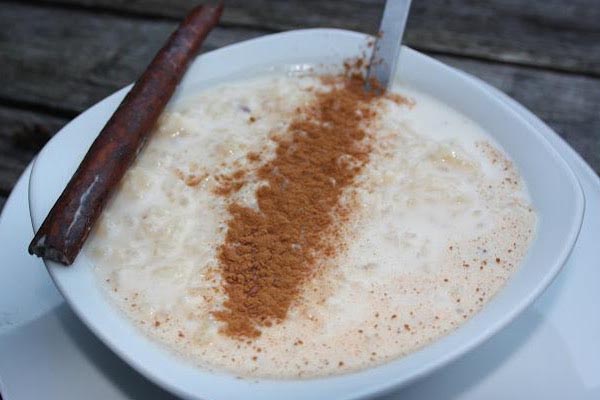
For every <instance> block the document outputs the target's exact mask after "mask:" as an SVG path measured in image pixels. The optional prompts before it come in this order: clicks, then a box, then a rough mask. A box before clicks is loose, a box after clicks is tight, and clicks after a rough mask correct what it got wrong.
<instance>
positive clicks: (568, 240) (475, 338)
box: [28, 28, 585, 399]
mask: <svg viewBox="0 0 600 400" xmlns="http://www.w3.org/2000/svg"><path fill="white" fill-rule="evenodd" d="M305 35H334V36H336V35H337V36H340V37H341V36H345V37H350V36H352V37H353V39H355V40H361V41H364V40H366V39H367V38H369V37H370V36H368V35H366V34H363V33H358V32H354V31H348V30H341V29H329V28H313V29H300V30H293V31H287V32H280V33H274V34H270V35H265V36H262V37H259V38H254V39H250V40H246V41H242V42H239V43H235V44H232V45H229V46H226V47H224V48H220V49H216V50H213V51H211V52H207V53H205V55H207V54H215V53H219V52H221V51H223V50H225V49H228V51H231V50H235V49H236V48H239V47H240V46H246V45H248V44H254V43H257V42H262V41H268V40H281V39H288V40H289V39H293V40H301V39H304V38H303V36H305ZM402 53H404V54H409V56H410V57H417V58H421V59H422V60H423V61H426V62H428V63H431V64H433V65H435V66H436V67H437V68H441V69H443V70H445V71H446V72H448V73H451V74H452V75H453V76H455V77H456V78H457V79H462V80H464V81H465V84H468V85H472V86H478V87H481V84H480V83H478V82H477V81H476V79H477V78H473V77H471V76H470V75H469V74H467V73H465V72H463V71H459V70H456V69H455V68H453V67H450V66H448V65H446V64H444V63H442V62H440V61H437V60H435V59H433V58H431V57H429V56H426V55H424V54H422V53H420V52H417V51H415V50H413V49H410V48H408V47H406V46H403V49H402ZM203 56H204V55H202V56H199V58H201V57H203ZM131 87H132V85H128V86H126V87H125V88H122V89H120V90H118V91H116V92H115V93H113V94H111V95H109V96H107V97H106V98H104V99H102V100H101V101H99V102H98V103H96V104H95V105H93V106H92V107H90V108H89V109H87V110H86V111H84V112H82V113H81V114H80V115H79V116H77V117H76V118H75V119H74V120H73V121H71V122H69V124H67V125H66V126H65V127H64V128H63V129H61V131H60V132H58V133H57V134H56V135H55V137H53V138H52V139H51V141H50V142H49V143H51V142H53V141H54V140H55V139H56V138H57V137H58V136H59V135H60V133H62V132H63V131H64V130H65V129H67V127H68V126H69V125H71V124H72V123H73V122H75V121H76V120H79V119H82V118H84V119H85V118H87V117H88V115H87V114H88V112H89V111H91V110H92V109H95V108H97V107H98V106H100V105H102V104H106V103H108V102H111V101H112V102H115V101H117V99H119V100H120V98H121V97H122V96H124V95H125V93H126V92H127V91H128V90H129V89H130V88H131ZM481 92H482V96H487V97H488V98H490V99H493V100H494V102H495V103H496V105H497V106H498V107H500V108H503V109H505V111H506V112H507V113H509V114H511V116H512V117H513V118H514V119H515V120H518V121H519V122H520V123H521V124H522V125H524V126H528V127H529V130H530V131H531V132H532V133H533V134H535V135H536V136H537V139H538V140H539V141H540V142H541V143H542V145H543V146H545V147H547V150H548V151H549V154H551V155H552V157H553V158H554V161H556V162H557V163H558V164H559V165H560V167H561V168H562V170H564V171H566V173H567V175H568V179H569V182H570V183H572V184H573V189H574V192H573V194H574V196H575V197H574V199H575V218H574V220H573V223H572V224H571V226H570V230H569V232H568V233H567V234H566V236H565V242H564V243H565V245H564V246H563V247H562V248H561V251H560V252H559V254H558V255H557V257H556V261H555V263H554V264H553V265H552V266H551V267H549V268H547V270H546V272H545V274H544V277H543V279H542V280H540V281H539V282H537V284H536V285H534V287H532V288H531V290H530V291H529V293H528V295H526V296H523V297H522V298H520V300H519V301H518V302H517V303H516V304H515V305H513V307H512V308H511V309H510V310H509V312H507V313H506V314H503V315H502V316H500V317H499V318H498V319H497V320H496V321H495V322H493V323H490V324H488V325H486V326H485V329H479V331H478V333H477V334H475V335H471V336H470V337H469V338H468V340H463V341H461V342H459V344H460V345H459V346H456V347H453V348H450V349H448V350H446V351H444V352H442V353H441V354H438V355H437V357H434V358H431V359H429V360H426V361H427V362H425V363H423V364H421V365H420V366H419V367H418V368H415V370H414V371H412V372H411V373H408V374H404V376H402V379H396V380H394V379H392V380H388V381H385V382H376V383H374V384H373V383H369V382H368V381H367V382H366V384H365V385H363V386H362V390H360V391H355V392H353V393H351V394H348V393H346V394H345V395H344V396H343V397H339V398H345V399H350V398H363V397H368V396H374V395H381V394H383V393H387V392H389V391H392V390H395V389H397V388H399V387H401V386H404V385H406V384H408V383H410V382H412V381H414V380H416V379H418V378H420V377H422V376H424V375H426V374H428V373H430V372H433V371H434V370H436V369H438V368H440V367H442V366H444V365H447V364H448V363H450V362H452V361H454V360H456V359H457V358H458V357H460V356H461V355H464V354H466V353H467V352H469V351H470V350H472V349H473V348H475V347H476V346H478V345H480V344H482V343H483V342H485V341H486V340H488V339H489V338H490V337H491V336H492V335H493V334H495V333H496V332H498V331H499V330H500V329H502V328H503V327H505V326H506V325H508V324H509V323H510V322H511V321H512V320H513V319H515V318H516V316H517V315H519V314H520V313H521V312H522V311H523V310H525V308H526V307H527V306H529V305H530V304H531V303H532V302H533V301H534V300H535V298H537V297H538V296H539V295H540V294H541V293H542V292H543V291H544V289H545V288H546V287H548V286H549V285H550V283H551V282H552V281H553V279H554V278H555V277H556V276H557V274H558V273H559V272H560V270H561V268H562V267H563V265H564V264H565V262H566V260H567V258H568V256H569V255H570V253H571V251H572V249H573V246H574V244H575V242H576V239H577V236H578V234H579V231H580V228H581V225H582V221H583V212H584V207H585V197H584V193H583V189H582V187H581V184H580V182H579V180H578V178H577V176H576V175H575V173H574V172H573V171H572V169H571V168H570V167H569V165H568V164H567V163H566V161H565V160H564V159H563V158H562V156H561V155H560V154H559V153H558V152H557V151H556V150H555V149H554V147H553V146H552V145H551V144H550V143H549V142H548V141H547V139H546V138H545V137H543V135H542V134H541V133H540V132H539V131H538V130H537V129H535V127H533V126H532V125H531V124H530V123H529V122H528V121H526V120H525V119H524V118H523V117H522V116H520V115H519V114H517V113H516V112H515V111H514V110H512V109H511V108H510V107H508V106H507V105H505V104H504V103H503V102H502V101H501V100H500V99H498V98H497V97H496V96H494V95H493V94H491V93H488V92H487V91H484V90H483V89H482V90H481ZM116 104H118V101H117V103H116ZM113 109H114V107H113ZM49 147H50V146H48V145H46V146H45V148H44V149H42V151H41V152H40V154H42V153H43V152H44V150H46V151H47V149H48V148H49ZM40 158H41V157H39V156H38V157H36V158H35V160H34V162H33V165H32V173H31V174H30V176H29V194H28V203H29V211H30V216H31V221H32V226H33V228H34V231H35V230H36V229H37V227H39V225H40V223H41V220H40V218H39V217H36V211H34V210H35V208H36V207H35V201H34V199H33V198H32V193H34V192H35V190H32V189H34V184H35V181H36V179H37V178H36V176H37V174H36V173H35V172H36V171H38V170H39V168H37V169H36V166H38V161H39V160H40ZM44 263H45V265H46V267H47V269H48V272H49V274H50V276H51V278H52V280H53V282H54V283H55V285H56V286H57V288H58V289H59V291H60V293H61V294H62V295H63V297H64V298H65V299H66V301H67V303H68V304H69V306H70V307H71V309H72V310H73V311H74V312H75V314H76V315H77V316H78V318H79V319H80V320H82V321H83V322H84V324H85V325H86V326H87V327H88V328H89V329H90V330H91V331H92V332H93V333H94V334H95V335H96V336H97V337H98V338H100V339H101V341H102V342H103V343H104V344H105V345H107V346H108V347H109V348H110V349H111V350H112V351H113V352H115V353H116V354H117V355H118V356H119V357H120V358H121V359H123V360H124V361H126V362H127V363H128V364H129V365H130V366H132V367H133V368H134V369H136V370H137V371H138V372H140V373H142V374H143V375H144V376H145V377H146V378H148V379H150V380H151V381H152V382H154V383H156V384H158V385H160V386H161V387H163V388H165V389H167V390H169V391H170V392H172V393H175V394H177V395H179V396H183V397H186V398H189V397H191V398H201V397H202V396H205V395H206V394H205V393H201V391H200V392H199V391H195V390H189V388H185V389H183V388H182V387H180V386H178V385H177V384H176V383H174V382H172V381H170V380H169V379H164V377H163V376H162V375H161V374H160V373H157V372H158V371H157V370H156V368H154V367H150V366H148V365H146V364H144V363H143V362H141V361H140V360H138V359H137V358H136V357H135V354H130V351H128V350H127V349H123V348H122V347H120V346H119V345H118V344H117V343H116V342H115V341H113V340H112V339H111V338H110V336H109V335H107V331H106V330H103V329H100V328H99V326H98V325H97V324H96V323H95V322H94V318H90V317H89V316H88V315H86V313H85V311H86V310H84V309H83V308H82V307H81V306H80V305H79V304H78V303H77V299H74V298H73V297H72V296H71V295H70V292H69V290H68V288H67V287H66V286H64V284H63V282H62V280H61V278H60V277H59V276H58V275H57V272H58V271H62V270H64V269H65V268H64V267H63V266H61V265H59V264H56V263H54V262H49V261H46V260H44ZM76 264H77V261H76V262H75V265H73V266H71V267H69V268H75V267H76ZM502 290H504V288H503V289H501V290H500V291H502ZM107 303H108V302H107ZM109 307H114V306H113V305H112V304H110V305H109ZM118 312H119V311H118V310H114V313H115V314H116V313H118ZM479 313H481V312H479ZM479 313H477V314H479ZM132 325H133V324H132ZM463 325H464V324H463ZM463 325H461V326H463ZM460 329H461V327H459V328H458V329H456V330H455V331H454V332H452V333H450V334H449V335H443V336H442V337H441V338H438V339H436V340H435V341H434V342H432V343H430V344H428V345H426V346H424V349H427V348H430V347H431V346H432V345H433V344H434V343H436V342H438V343H439V342H440V340H442V339H445V338H446V337H449V336H453V335H454V334H455V333H456V332H457V331H459V330H460ZM155 345H156V346H160V344H155ZM420 352H422V350H418V351H417V353H420ZM402 358H404V357H400V358H397V359H394V360H392V361H390V362H386V363H384V364H380V365H378V366H375V367H371V368H368V369H366V370H360V371H357V372H353V373H348V374H343V375H336V376H326V377H323V378H317V379H308V380H284V381H282V380H270V379H259V380H258V381H259V382H266V383H270V382H277V383H281V382H303V383H306V382H314V383H318V384H323V383H327V381H331V380H333V379H336V378H343V377H345V378H353V379H358V378H363V377H362V376H364V378H368V375H369V372H370V371H373V370H379V369H382V368H393V364H394V362H395V361H398V360H400V359H402ZM177 362H178V363H181V362H183V363H185V362H186V361H183V360H180V359H177ZM197 369H198V372H199V373H202V374H208V375H213V374H215V373H213V372H208V371H202V370H200V369H199V368H197ZM250 383H251V384H252V382H250ZM237 393H241V392H237Z"/></svg>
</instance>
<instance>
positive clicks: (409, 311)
mask: <svg viewBox="0 0 600 400" xmlns="http://www.w3.org/2000/svg"><path fill="white" fill-rule="evenodd" d="M322 85H323V84H322V83H321V82H320V80H319V79H317V78H314V77H287V76H276V77H273V76H271V77H259V78H253V79H250V80H246V81H241V82H235V83H231V84H227V85H222V86H218V87H215V88H212V89H209V90H206V91H204V92H202V93H201V94H199V95H198V96H196V97H194V98H192V99H189V100H188V101H186V102H185V103H184V104H183V105H179V106H177V107H175V108H174V109H172V110H170V111H168V112H166V113H165V115H163V117H162V118H161V121H160V124H159V126H158V128H157V129H156V132H155V134H154V136H153V137H152V139H151V140H150V142H149V143H148V145H147V147H146V148H145V149H144V151H143V152H142V153H141V154H140V156H139V158H138V160H137V161H136V163H135V164H134V165H133V166H132V168H131V169H130V170H129V171H128V172H127V174H126V176H125V178H124V180H123V182H122V185H121V187H120V190H119V192H118V194H117V195H116V196H115V197H114V199H113V200H112V201H111V203H110V204H109V206H108V207H107V208H106V210H105V211H104V213H103V215H102V218H101V220H100V221H99V223H98V225H97V227H96V229H95V231H94V232H93V235H92V237H91V240H89V241H88V244H87V245H86V249H85V251H86V253H87V255H88V256H90V257H91V258H92V260H93V261H94V263H95V266H96V267H95V269H96V272H97V276H98V280H99V282H100V283H101V285H102V286H103V287H105V288H106V289H107V292H108V293H109V294H110V297H111V298H112V299H113V300H114V302H115V304H116V305H118V307H120V308H121V309H122V310H123V311H124V312H125V313H126V314H127V315H128V316H129V317H130V318H131V319H132V320H134V321H135V322H136V324H138V325H139V327H140V328H141V329H142V330H143V331H144V332H146V333H147V334H148V335H149V336H151V337H153V338H154V339H156V340H157V341H159V342H161V343H163V344H164V345H166V346H168V347H169V348H171V349H172V350H173V351H175V352H177V353H179V354H180V355H181V356H182V357H185V358H187V359H189V360H190V361H192V362H194V363H196V364H198V365H199V366H201V367H203V368H206V369H211V370H226V371H230V372H232V373H234V374H237V375H240V376H252V377H274V378H295V377H314V376H323V375H329V374H338V373H344V372H348V371H352V370H357V369H361V368H366V367H369V366H373V365H377V364H380V363H382V362H385V361H388V360H391V359H394V358H397V357H399V356H402V355H405V354H408V353H410V352H413V351H415V350H417V349H419V348H420V347H422V346H424V345H426V344H428V343H430V342H431V341H432V340H434V339H436V338H438V337H440V336H442V335H444V334H446V333H448V332H450V331H452V330H453V329H455V328H456V327H458V326H459V325H460V324H462V323H463V322H465V321H466V320H467V319H468V318H469V317H470V316H472V315H473V314H474V313H475V312H477V311H478V310H479V309H481V307H482V306H483V305H484V304H485V303H486V302H487V301H488V300H489V299H490V298H491V297H492V296H493V295H494V294H495V293H496V292H497V291H498V290H499V289H500V288H501V287H502V286H503V285H504V284H505V282H506V281H507V279H508V278H509V277H510V276H511V274H512V273H513V272H514V271H515V270H516V269H517V268H518V266H519V263H520V261H521V259H522V258H523V256H524V254H525V252H526V251H527V248H528V246H529V243H530V242H531V239H532V237H533V235H534V231H535V225H536V216H535V213H534V212H533V210H532V208H531V205H530V200H529V198H528V194H527V189H526V187H525V185H524V183H523V181H522V179H521V177H520V176H519V174H518V172H517V171H516V169H515V167H514V166H513V164H512V163H511V161H510V160H509V159H508V158H507V156H506V154H504V152H503V151H502V150H501V149H500V148H499V146H498V145H497V144H495V143H494V142H493V140H492V139H491V138H490V137H489V136H487V135H486V134H485V132H483V130H482V129H481V127H479V126H478V125H477V124H475V123H474V122H473V121H471V120H469V119H468V118H466V117H465V116H464V115H462V114H460V113H458V112H456V111H455V110H453V109H452V108H450V107H448V106H447V105H445V104H442V103H440V102H439V101H437V100H435V99H434V98H432V97H430V96H428V95H426V94H424V93H421V92H419V91H416V90H413V89H409V88H405V87H395V88H394V89H393V91H395V92H397V93H400V94H401V95H402V96H405V97H407V98H408V99H410V100H411V102H412V105H409V106H407V105H400V104H397V103H394V102H392V101H388V100H383V101H380V103H379V104H378V105H377V107H378V108H379V111H380V112H379V116H378V117H377V119H376V121H374V123H373V124H372V126H371V127H370V128H369V130H370V132H369V134H370V135H371V136H372V137H374V138H375V140H374V141H373V146H374V148H373V151H372V153H371V158H370V162H369V163H368V164H367V167H366V168H365V169H364V170H363V172H362V174H361V175H360V176H359V178H358V181H357V184H356V185H355V186H354V187H352V188H350V189H348V190H347V193H345V195H344V199H343V200H344V201H347V202H350V201H352V202H355V204H357V205H358V210H357V211H356V212H355V214H354V215H353V216H352V218H351V220H350V222H349V223H348V224H347V225H346V226H345V228H344V233H343V235H344V237H345V238H346V241H345V243H346V244H345V246H344V249H343V251H341V252H340V254H339V255H338V256H337V258H336V259H335V260H327V261H326V262H325V264H327V267H326V268H325V269H324V272H323V273H322V274H321V275H319V276H318V277H316V278H314V279H313V280H311V281H310V282H308V283H307V284H305V286H304V287H303V295H302V296H301V298H300V299H298V301H297V302H296V304H295V305H294V306H293V307H292V308H291V309H290V311H289V315H288V318H287V319H286V320H284V321H283V322H282V323H280V324H276V325H274V326H272V327H270V328H264V329H262V335H261V336H260V337H259V338H258V339H255V340H253V341H248V342H246V341H240V340H236V339H232V338H229V337H226V336H224V335H222V334H220V333H219V327H220V324H221V322H218V321H216V320H215V319H214V318H213V316H212V314H211V313H212V312H213V311H215V310H218V309H219V308H220V307H221V304H222V302H223V300H224V294H223V290H222V288H221V285H220V276H219V270H218V262H217V260H216V252H217V248H218V246H219V245H220V244H221V243H222V242H223V238H224V234H225V232H226V229H227V220H228V218H229V215H228V213H227V209H226V208H227V205H228V204H229V202H230V201H231V199H228V198H225V197H222V196H217V195H215V194H214V191H215V189H216V188H218V186H219V180H218V179H219V176H221V175H224V174H228V173H231V172H232V171H234V170H236V169H239V168H247V169H249V170H250V171H252V169H253V168H255V166H254V164H252V161H250V160H249V159H248V158H247V157H246V156H247V154H248V153H249V152H256V153H259V154H260V158H261V160H268V159H269V157H272V156H273V151H274V148H275V144H274V142H273V141H272V140H271V139H272V138H273V137H276V136H278V135H283V134H285V132H286V127H287V125H288V123H289V121H290V120H291V118H292V115H293V113H294V110H295V109H296V107H299V106H303V105H305V104H307V103H308V102H310V100H311V99H312V98H313V93H314V90H316V89H319V88H321V87H322ZM260 184H261V182H259V181H258V180H257V179H256V178H255V177H254V176H253V175H252V173H250V175H249V176H248V177H247V183H246V184H245V185H244V187H243V188H242V189H241V190H240V191H239V192H237V193H236V194H235V195H233V199H234V200H235V201H236V202H238V203H241V204H244V205H248V206H251V207H252V206H255V202H256V200H255V197H254V192H255V190H256V188H257V186H258V185H260Z"/></svg>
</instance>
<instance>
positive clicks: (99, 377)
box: [0, 84, 600, 400]
mask: <svg viewBox="0 0 600 400" xmlns="http://www.w3.org/2000/svg"><path fill="white" fill-rule="evenodd" d="M482 85H483V86H485V87H486V88H487V89H488V90H490V91H491V92H493V93H494V94H495V95H497V96H498V97H500V98H502V99H503V100H504V101H506V102H507V104H509V105H510V106H511V107H512V108H513V109H514V110H515V111H517V112H519V113H520V114H521V115H522V116H523V117H525V118H526V119H527V120H528V121H529V122H530V123H532V124H533V125H534V126H535V127H536V128H537V129H538V130H539V131H540V132H542V133H543V134H544V136H545V137H546V138H547V139H548V140H549V141H550V142H551V143H552V144H553V146H554V147H555V148H556V149H557V150H558V151H559V152H560V153H561V154H562V156H563V157H564V158H565V159H566V161H567V162H568V163H569V164H570V166H571V168H573V170H574V171H575V173H576V174H577V175H578V177H579V179H580V181H581V184H582V186H583V188H584V191H585V196H586V198H587V200H588V207H587V208H586V210H585V217H584V222H583V226H582V229H581V233H580V236H579V239H578V240H577V244H576V245H575V248H574V250H573V252H572V254H571V256H570V257H569V261H568V262H567V264H566V265H565V268H564V270H563V272H562V273H561V274H560V275H559V277H558V278H557V279H556V281H555V282H554V283H553V284H552V285H551V286H550V288H549V289H548V290H547V291H546V292H545V293H544V294H543V295H542V296H541V297H540V298H539V299H538V300H537V301H536V302H535V303H534V304H533V305H532V306H531V307H530V308H528V309H527V310H526V311H525V312H524V313H523V314H522V315H521V316H520V317H519V318H517V319H516V320H515V321H514V322H513V323H512V324H510V325H509V326H508V327H507V328H505V329H504V330H502V331H501V332H500V333H498V334H497V335H495V336H494V337H493V338H492V339H490V340H489V341H488V342H487V343H485V344H483V345H482V346H480V347H478V348H477V349H475V350H474V351H472V352H470V353H469V354H468V355H466V356H464V357H462V358H460V359H458V360H457V361H456V362H454V363H452V364H450V365H449V366H448V367H446V368H443V369H441V370H440V371H438V372H436V373H434V374H433V375H431V376H429V377H427V378H426V379H423V380H420V381H418V382H416V383H414V384H412V385H410V386H408V387H407V388H405V389H403V390H402V391H400V392H398V393H395V394H394V395H390V396H389V399H390V400H391V399H398V400H400V399H402V400H411V399H442V398H443V399H455V400H477V399H509V398H510V399H549V400H552V399H566V398H577V399H581V400H586V399H590V400H591V399H598V398H600V374H599V373H598V371H600V341H598V338H599V337H600V315H599V314H598V312H597V305H598V304H600V291H598V290H597V287H598V282H600V268H598V265H599V262H598V260H600V247H599V246H597V238H598V235H599V234H600V180H599V179H598V177H597V176H596V175H595V174H594V172H593V171H592V170H591V168H589V166H587V165H586V164H585V162H584V161H583V160H582V159H581V157H579V155H577V154H576V153H575V152H574V151H573V150H572V149H571V148H569V147H568V145H567V144H566V143H565V142H564V141H563V140H562V139H560V138H559V137H558V136H557V135H556V134H555V133H554V132H552V131H551V130H550V129H549V128H548V127H547V126H546V125H544V124H543V123H542V122H541V121H540V120H539V119H537V118H536V117H535V116H533V114H531V113H530V112H528V111H527V110H525V109H524V108H523V107H522V106H520V105H518V104H517V103H515V102H514V101H512V100H510V99H509V98H508V97H506V96H505V95H504V94H502V93H500V92H498V91H497V90H495V89H493V88H491V87H489V86H487V85H485V84H482ZM28 178H29V169H28V170H27V171H26V172H25V173H24V174H23V176H22V177H21V179H20V180H19V183H18V184H17V185H16V186H15V188H14V191H13V193H12V194H11V196H10V198H9V200H8V201H7V202H6V205H5V208H4V211H3V214H2V216H0V243H2V246H0V260H2V262H0V392H1V393H2V395H3V396H4V400H29V399H37V398H46V399H61V400H70V399H80V398H87V399H90V400H95V399H98V400H100V399H102V400H103V399H114V400H120V399H130V398H135V399H140V398H144V399H164V398H168V395H167V394H166V393H165V392H163V391H161V390H160V389H158V387H156V386H155V385H153V384H152V383H150V382H149V381H147V380H145V379H144V378H142V377H141V376H140V375H139V374H137V373H136V372H135V371H134V370H133V369H131V368H129V367H128V366H127V365H125V364H124V363H123V362H122V361H121V360H120V359H119V358H118V357H117V356H115V355H114V354H113V353H112V352H111V351H110V350H109V349H107V348H106V346H104V345H103V344H102V343H101V342H100V341H99V340H98V339H96V338H95V337H94V336H93V334H92V333H91V332H89V330H87V329H86V328H85V327H84V326H83V324H82V323H81V322H80V321H79V319H78V318H77V317H76V316H75V315H74V314H73V313H72V312H71V311H70V309H69V308H68V306H67V305H66V304H65V303H64V301H63V300H62V298H61V296H60V294H58V292H57V291H56V289H55V287H54V285H53V283H52V282H51V281H50V279H49V277H48V276H47V273H46V270H45V268H44V266H43V264H42V263H41V261H39V260H38V259H35V258H32V257H30V256H29V255H27V253H26V251H25V249H26V247H27V244H28V242H29V240H30V239H31V235H32V234H33V232H32V230H31V227H30V222H29V213H28V210H27V187H26V186H27V181H28ZM2 383H4V384H2Z"/></svg>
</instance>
